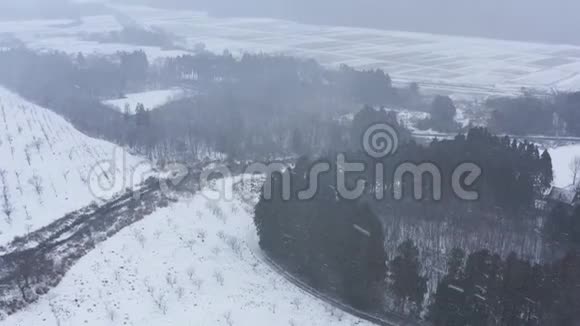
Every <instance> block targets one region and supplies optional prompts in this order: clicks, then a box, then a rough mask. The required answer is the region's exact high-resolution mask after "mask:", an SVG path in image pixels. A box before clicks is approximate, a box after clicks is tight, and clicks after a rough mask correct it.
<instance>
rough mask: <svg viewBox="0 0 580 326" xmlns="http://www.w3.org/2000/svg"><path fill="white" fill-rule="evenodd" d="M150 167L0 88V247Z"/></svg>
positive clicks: (109, 193) (130, 181)
mask: <svg viewBox="0 0 580 326" xmlns="http://www.w3.org/2000/svg"><path fill="white" fill-rule="evenodd" d="M151 169H152V167H151V166H150V165H149V164H148V162H147V161H145V160H144V159H142V158H140V157H136V156H133V155H131V154H129V153H126V152H125V151H124V150H123V149H122V148H120V147H118V146H116V145H114V144H112V143H109V142H106V141H103V140H99V139H93V138H90V137H88V136H86V135H84V134H82V133H81V132H80V131H78V130H76V129H75V128H74V127H73V126H72V125H71V124H70V123H68V122H67V121H66V120H64V119H63V118H62V117H60V116H58V115H57V114H55V113H53V112H51V111H49V110H48V109H45V108H42V107H39V106H37V105H34V104H32V103H30V102H27V101H26V100H24V99H22V98H21V97H20V96H18V95H16V94H14V93H12V92H10V91H8V90H6V89H4V88H2V87H0V247H1V246H2V245H5V244H6V243H7V242H8V241H10V240H12V239H13V238H14V237H16V236H23V235H25V234H26V233H28V232H30V231H32V230H36V229H38V228H40V227H43V226H45V225H47V224H49V223H51V222H52V221H54V220H55V219H58V218H61V217H63V216H64V215H65V214H67V213H69V212H72V211H74V210H77V209H80V208H82V207H85V206H87V205H89V204H90V203H91V202H93V201H99V200H101V199H107V198H110V197H111V196H112V195H114V194H115V193H116V192H119V191H122V190H124V189H125V188H127V187H132V186H136V185H137V184H138V183H140V182H141V179H142V178H143V177H145V172H146V171H151Z"/></svg>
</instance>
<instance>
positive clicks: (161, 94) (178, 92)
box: [103, 88, 184, 114]
mask: <svg viewBox="0 0 580 326" xmlns="http://www.w3.org/2000/svg"><path fill="white" fill-rule="evenodd" d="M182 96H184V91H183V90H182V89H179V88H171V89H162V90H155V91H148V92H141V93H131V94H127V95H125V98H120V99H112V100H107V101H104V102H103V104H105V105H108V106H110V107H113V108H115V109H116V110H119V111H120V112H125V106H128V108H129V113H130V114H135V109H136V107H137V104H139V103H141V104H143V105H144V106H145V110H154V109H156V108H158V107H160V106H163V105H165V104H167V103H169V102H171V101H174V100H177V99H179V98H180V97H182Z"/></svg>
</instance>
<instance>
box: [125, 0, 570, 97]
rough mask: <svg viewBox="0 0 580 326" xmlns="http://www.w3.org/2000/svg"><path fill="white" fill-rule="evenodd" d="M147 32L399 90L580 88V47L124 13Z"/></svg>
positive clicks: (133, 11) (187, 14) (147, 11)
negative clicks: (375, 72)
mask: <svg viewBox="0 0 580 326" xmlns="http://www.w3.org/2000/svg"><path fill="white" fill-rule="evenodd" d="M116 8H117V9H118V10H120V11H122V12H123V13H125V14H127V15H128V16H130V17H132V18H134V19H136V20H138V21H139V22H140V23H141V24H143V25H147V26H156V27H159V28H162V29H164V30H166V31H169V32H171V33H173V34H174V35H178V36H180V37H182V38H183V39H185V40H186V42H185V43H186V46H187V47H189V48H194V47H195V45H196V44H199V43H204V44H205V45H206V46H207V49H208V50H211V51H215V52H218V53H221V52H222V51H223V50H225V49H228V50H230V51H231V52H232V53H234V54H236V53H241V52H244V51H249V52H267V53H285V54H290V55H296V56H302V57H311V58H315V59H317V60H318V61H319V62H321V63H322V64H325V65H328V66H337V65H340V64H348V65H351V66H353V67H355V68H359V69H368V68H383V69H384V70H385V71H387V72H389V73H390V74H391V75H392V76H393V77H394V78H393V79H394V81H395V82H397V83H407V82H410V81H418V82H420V84H421V86H422V87H424V88H432V89H438V90H442V91H443V90H452V91H454V92H456V93H469V94H479V95H485V94H514V93H519V92H520V90H521V88H522V87H528V88H534V89H539V90H543V91H549V90H551V89H560V90H568V89H578V88H580V47H579V46H572V45H554V44H539V43H524V42H514V41H500V40H490V39H482V38H467V37H455V36H446V35H431V34H420V33H410V32H400V31H385V30H374V29H363V28H352V27H339V26H316V25H306V24H299V23H295V22H290V21H284V20H277V19H261V18H219V17H211V16H208V15H207V14H205V13H200V12H187V11H183V10H180V11H176V10H162V9H152V8H147V7H134V6H119V7H116Z"/></svg>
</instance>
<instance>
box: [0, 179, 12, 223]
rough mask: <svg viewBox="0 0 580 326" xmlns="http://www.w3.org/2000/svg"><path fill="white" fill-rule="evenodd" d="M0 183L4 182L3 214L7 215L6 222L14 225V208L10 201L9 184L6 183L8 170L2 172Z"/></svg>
mask: <svg viewBox="0 0 580 326" xmlns="http://www.w3.org/2000/svg"><path fill="white" fill-rule="evenodd" d="M0 181H1V182H2V198H1V199H2V212H3V213H4V215H6V222H7V223H8V224H12V212H14V206H13V205H12V202H11V201H10V192H9V191H8V182H7V181H6V170H0Z"/></svg>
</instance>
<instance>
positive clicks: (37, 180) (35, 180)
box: [28, 174, 44, 196]
mask: <svg viewBox="0 0 580 326" xmlns="http://www.w3.org/2000/svg"><path fill="white" fill-rule="evenodd" d="M28 183H29V184H30V185H31V186H32V187H34V191H35V192H36V194H37V195H38V196H42V191H43V190H44V187H43V186H42V178H41V177H40V176H38V175H36V174H35V175H33V176H32V178H30V179H29V180H28Z"/></svg>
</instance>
